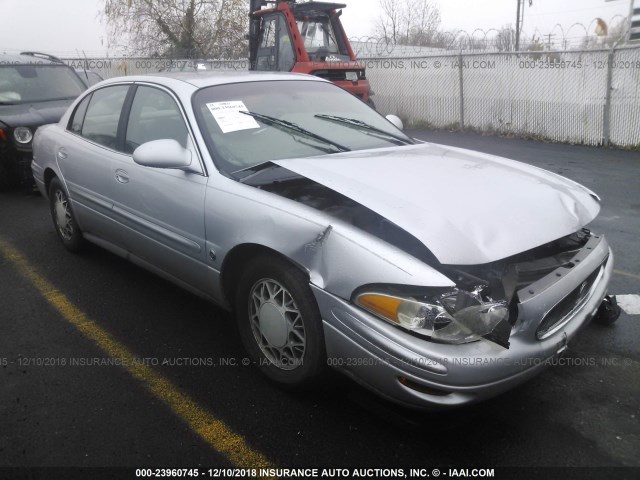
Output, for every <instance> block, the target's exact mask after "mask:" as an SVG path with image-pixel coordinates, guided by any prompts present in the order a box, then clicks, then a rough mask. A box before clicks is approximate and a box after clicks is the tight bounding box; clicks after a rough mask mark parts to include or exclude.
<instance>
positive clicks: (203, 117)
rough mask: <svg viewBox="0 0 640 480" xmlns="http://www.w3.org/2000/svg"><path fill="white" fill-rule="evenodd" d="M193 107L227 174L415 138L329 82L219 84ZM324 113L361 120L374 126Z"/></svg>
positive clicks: (204, 92) (197, 98) (200, 95)
mask: <svg viewBox="0 0 640 480" xmlns="http://www.w3.org/2000/svg"><path fill="white" fill-rule="evenodd" d="M193 107H194V110H195V112H196V116H197V118H198V123H199V125H200V129H201V131H202V133H203V135H204V138H205V141H206V143H207V147H208V148H209V150H210V152H211V156H212V157H213V158H214V160H215V162H216V164H217V166H218V168H219V169H220V170H221V171H223V172H225V173H227V174H232V173H234V172H237V171H239V170H243V169H246V168H251V167H253V166H255V165H258V164H260V163H264V162H267V161H270V160H282V159H285V158H301V157H310V156H316V155H324V154H327V153H328V152H329V151H333V152H335V153H338V152H339V151H340V150H341V149H344V150H364V149H369V148H383V147H392V146H397V145H398V144H399V143H401V142H399V141H398V139H402V141H403V142H404V143H412V141H411V139H409V138H408V137H407V136H406V135H404V134H403V133H402V132H401V131H400V130H398V129H397V128H396V127H394V126H393V125H392V124H391V123H389V121H387V119H385V118H384V117H382V116H380V115H379V114H378V113H376V112H375V111H374V110H372V109H371V108H370V107H368V106H367V105H366V104H364V103H363V102H362V101H361V100H359V99H358V98H356V97H354V96H353V95H351V94H350V93H348V92H346V91H345V90H342V89H341V88H339V87H337V86H335V85H333V84H331V83H325V82H314V81H300V80H288V81H268V82H247V83H236V84H229V85H216V86H212V87H207V88H204V89H202V90H199V91H198V92H196V93H195V95H194V97H193ZM241 112H249V113H250V114H247V113H241ZM323 115H330V116H335V117H341V118H349V119H354V120H359V121H360V122H364V123H366V124H368V125H369V126H371V127H373V128H374V129H375V130H376V131H371V130H369V129H367V128H354V126H353V125H350V124H347V123H343V122H337V121H328V120H327V119H326V118H323V117H322V116H323ZM274 120H281V121H282V122H274ZM290 124H293V125H290ZM378 130H379V131H380V132H382V134H381V133H380V132H377V131H378ZM385 132H386V135H385ZM328 142H331V143H328ZM336 146H338V147H336Z"/></svg>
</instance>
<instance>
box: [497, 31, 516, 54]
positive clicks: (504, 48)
mask: <svg viewBox="0 0 640 480" xmlns="http://www.w3.org/2000/svg"><path fill="white" fill-rule="evenodd" d="M495 42H496V48H497V49H498V51H500V52H513V51H515V49H516V31H515V29H514V28H513V27H512V26H511V25H505V26H504V27H502V28H501V29H500V31H499V32H498V35H496V39H495Z"/></svg>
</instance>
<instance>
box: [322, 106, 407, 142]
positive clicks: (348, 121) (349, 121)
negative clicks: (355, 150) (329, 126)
mask: <svg viewBox="0 0 640 480" xmlns="http://www.w3.org/2000/svg"><path fill="white" fill-rule="evenodd" d="M314 116H315V117H316V118H322V119H323V120H329V121H331V122H337V123H342V124H343V125H347V126H349V127H353V128H357V129H358V130H364V131H366V132H371V133H374V134H378V135H382V136H384V137H386V138H387V139H393V140H395V141H393V140H392V143H395V144H397V145H413V142H411V141H410V140H407V139H406V138H402V137H400V136H398V135H394V134H393V133H390V132H387V131H385V130H382V129H381V128H378V127H374V126H373V125H369V124H368V123H366V122H363V121H362V120H357V119H355V118H347V117H338V116H336V115H325V114H321V113H320V114H317V115H314Z"/></svg>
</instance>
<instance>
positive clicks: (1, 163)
mask: <svg viewBox="0 0 640 480" xmlns="http://www.w3.org/2000/svg"><path fill="white" fill-rule="evenodd" d="M85 88H86V87H85V85H84V83H83V82H82V80H81V79H80V77H79V76H78V75H77V74H76V72H75V71H74V70H73V69H72V68H70V67H68V66H67V65H65V64H64V63H63V62H62V61H61V60H60V59H58V58H56V57H54V56H51V55H47V54H42V53H37V52H23V53H21V54H20V55H5V54H0V191H2V190H6V189H8V188H10V187H13V186H17V185H21V184H22V185H24V186H26V187H29V186H31V185H33V177H32V174H31V159H32V149H31V141H32V139H33V134H34V132H35V130H36V129H37V128H38V127H40V126H41V125H44V124H47V123H55V122H57V121H58V120H60V117H61V116H62V114H63V113H64V112H65V111H66V110H67V107H68V106H69V105H70V104H71V102H72V101H73V100H74V99H75V98H76V97H77V96H78V95H79V94H80V93H82V92H83V91H84V90H85Z"/></svg>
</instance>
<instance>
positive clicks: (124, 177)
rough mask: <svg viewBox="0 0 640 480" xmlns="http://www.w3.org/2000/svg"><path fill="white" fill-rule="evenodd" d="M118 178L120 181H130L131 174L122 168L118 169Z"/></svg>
mask: <svg viewBox="0 0 640 480" xmlns="http://www.w3.org/2000/svg"><path fill="white" fill-rule="evenodd" d="M116 180H117V181H119V182H120V183H129V174H128V173H127V172H126V171H124V170H122V169H118V170H116Z"/></svg>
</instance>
